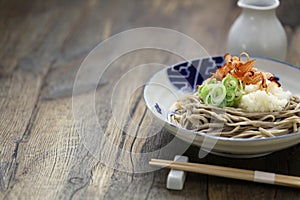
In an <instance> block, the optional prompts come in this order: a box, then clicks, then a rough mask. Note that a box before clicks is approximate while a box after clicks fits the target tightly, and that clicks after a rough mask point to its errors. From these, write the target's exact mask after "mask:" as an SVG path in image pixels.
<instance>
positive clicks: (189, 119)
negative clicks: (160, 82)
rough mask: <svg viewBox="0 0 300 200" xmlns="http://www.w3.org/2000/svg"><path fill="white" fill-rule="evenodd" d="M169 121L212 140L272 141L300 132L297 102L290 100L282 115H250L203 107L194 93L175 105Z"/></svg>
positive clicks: (231, 110)
mask: <svg viewBox="0 0 300 200" xmlns="http://www.w3.org/2000/svg"><path fill="white" fill-rule="evenodd" d="M168 120H169V121H170V122H171V123H172V124H174V125H176V126H179V127H182V128H185V129H188V130H191V131H194V132H199V133H205V134H208V135H213V136H221V137H227V138H266V137H275V136H279V135H284V134H289V133H294V132H299V131H300V99H299V98H298V97H296V96H292V97H291V98H290V100H289V103H288V104H287V105H286V107H285V108H284V110H282V111H277V112H249V111H246V110H243V109H241V108H234V107H225V108H220V107H215V106H210V105H205V104H203V102H202V101H201V99H200V98H199V97H198V94H197V93H195V94H190V95H188V96H186V97H184V98H182V99H180V100H178V101H176V102H175V104H174V105H173V106H172V108H171V112H170V113H169V115H168Z"/></svg>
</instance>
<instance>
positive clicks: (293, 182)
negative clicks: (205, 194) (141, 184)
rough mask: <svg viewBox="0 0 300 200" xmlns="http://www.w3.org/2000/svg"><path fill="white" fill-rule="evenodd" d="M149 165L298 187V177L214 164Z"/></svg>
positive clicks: (161, 162) (154, 162)
mask: <svg viewBox="0 0 300 200" xmlns="http://www.w3.org/2000/svg"><path fill="white" fill-rule="evenodd" d="M149 164H150V165H154V166H158V167H165V168H170V169H177V170H182V171H187V172H195V173H201V174H207V175H212V176H220V177H226V178H233V179H240V180H246V181H254V182H260V183H267V184H275V185H282V186H287V187H296V188H300V177H296V176H287V175H281V174H275V173H269V172H262V171H252V170H246V169H237V168H231V167H221V166H215V165H207V164H199V163H185V162H175V161H169V160H161V159H151V161H150V162H149Z"/></svg>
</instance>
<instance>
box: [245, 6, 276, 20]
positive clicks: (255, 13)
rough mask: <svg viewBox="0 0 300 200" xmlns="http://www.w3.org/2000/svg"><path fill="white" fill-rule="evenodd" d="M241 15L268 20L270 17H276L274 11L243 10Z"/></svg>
mask: <svg viewBox="0 0 300 200" xmlns="http://www.w3.org/2000/svg"><path fill="white" fill-rule="evenodd" d="M243 14H244V15H246V16H256V17H264V18H270V17H276V9H270V10H255V9H251V8H243Z"/></svg>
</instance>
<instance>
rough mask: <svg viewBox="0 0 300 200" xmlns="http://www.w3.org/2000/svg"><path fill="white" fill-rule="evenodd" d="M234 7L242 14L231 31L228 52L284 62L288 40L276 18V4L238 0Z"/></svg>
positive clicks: (273, 0) (270, 0) (272, 0)
mask: <svg viewBox="0 0 300 200" xmlns="http://www.w3.org/2000/svg"><path fill="white" fill-rule="evenodd" d="M237 4H238V6H239V7H241V8H242V9H243V10H242V13H241V14H240V16H239V17H238V18H237V19H236V21H235V22H234V23H233V25H232V26H231V28H230V31H229V35H228V41H227V48H228V52H229V53H231V54H240V53H241V52H242V51H246V52H248V53H249V54H250V55H251V56H253V55H256V56H263V57H270V58H276V59H280V60H284V59H285V56H286V51H287V37H286V33H285V30H284V28H283V26H282V25H281V23H280V21H279V20H278V18H277V16H276V8H277V7H278V6H279V4H280V3H279V0H239V1H238V3H237Z"/></svg>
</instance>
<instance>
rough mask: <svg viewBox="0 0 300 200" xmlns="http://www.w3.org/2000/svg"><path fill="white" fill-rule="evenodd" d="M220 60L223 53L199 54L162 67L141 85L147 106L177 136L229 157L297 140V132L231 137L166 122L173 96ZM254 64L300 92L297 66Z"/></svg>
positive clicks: (265, 60)
mask: <svg viewBox="0 0 300 200" xmlns="http://www.w3.org/2000/svg"><path fill="white" fill-rule="evenodd" d="M223 63H224V59H223V56H213V57H206V58H199V59H195V60H191V61H187V62H182V63H179V64H176V65H174V66H170V67H167V68H164V69H162V70H160V71H159V72H157V73H156V74H154V76H153V77H152V78H151V79H150V80H149V81H148V83H147V85H146V86H145V89H144V99H145V102H146V105H147V107H148V109H150V110H151V112H152V113H153V114H154V116H155V117H156V118H157V119H158V120H159V121H160V122H161V123H163V124H164V126H165V128H166V129H167V130H169V131H170V132H171V133H173V134H174V135H175V136H177V137H179V138H180V139H182V140H184V141H186V142H190V143H191V144H193V145H197V146H199V147H201V149H202V150H204V151H208V152H211V153H214V154H218V155H224V156H231V157H255V156H261V155H265V154H268V153H271V152H274V151H278V150H281V149H285V148H288V147H291V146H293V145H296V144H298V143H300V132H298V133H291V134H287V135H283V136H277V137H273V138H262V139H232V138H224V137H219V136H209V135H206V134H204V133H195V132H192V131H189V130H186V129H183V128H180V127H177V126H174V125H173V124H170V123H169V122H168V120H167V116H168V112H169V109H170V107H171V105H172V104H173V103H174V102H175V101H176V99H178V98H181V97H183V96H184V95H186V94H188V93H192V92H195V91H196V85H199V84H201V83H202V82H203V80H205V79H207V78H208V77H210V76H211V73H214V72H215V71H216V69H217V68H218V67H220V66H222V65H223ZM255 66H256V68H258V69H259V70H262V71H266V72H271V73H273V74H274V75H275V76H276V77H278V78H279V79H280V80H279V81H280V83H281V84H282V87H283V89H284V90H289V91H290V92H292V94H294V95H297V96H300V87H299V79H300V68H299V67H297V66H293V65H291V64H288V63H285V62H282V61H278V60H274V59H269V58H261V57H256V62H255Z"/></svg>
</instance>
